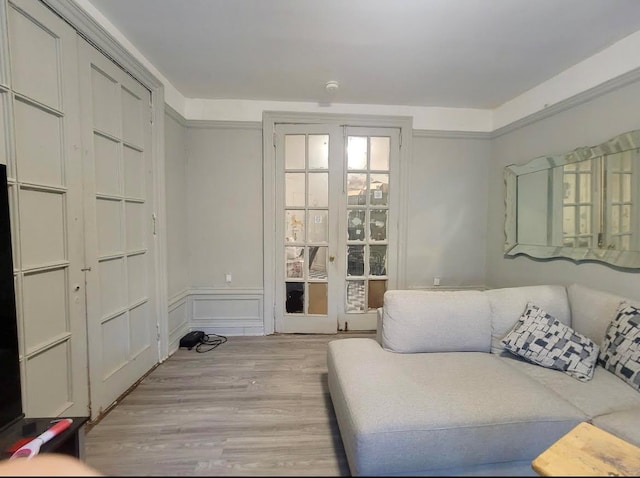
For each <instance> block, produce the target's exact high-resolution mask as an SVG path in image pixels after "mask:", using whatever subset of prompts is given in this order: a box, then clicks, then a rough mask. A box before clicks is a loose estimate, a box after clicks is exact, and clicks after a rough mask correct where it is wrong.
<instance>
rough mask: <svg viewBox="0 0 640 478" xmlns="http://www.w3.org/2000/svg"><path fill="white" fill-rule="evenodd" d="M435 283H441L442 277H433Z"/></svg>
mask: <svg viewBox="0 0 640 478" xmlns="http://www.w3.org/2000/svg"><path fill="white" fill-rule="evenodd" d="M433 285H440V277H434V278H433Z"/></svg>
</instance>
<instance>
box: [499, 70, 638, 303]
mask: <svg viewBox="0 0 640 478" xmlns="http://www.w3.org/2000/svg"><path fill="white" fill-rule="evenodd" d="M639 112H640V81H637V82H635V83H632V84H630V85H627V86H624V87H622V88H619V89H617V90H615V91H612V92H609V93H606V94H604V95H602V96H599V97H597V98H595V99H592V100H590V101H587V102H584V103H581V104H579V105H577V106H574V107H572V108H569V109H566V110H564V111H561V112H560V113H557V114H555V115H553V116H551V117H549V118H544V119H541V120H538V121H536V122H534V123H532V124H529V125H526V126H523V127H521V128H518V129H516V130H514V131H510V132H507V133H505V134H501V135H499V136H496V137H495V138H494V139H493V140H492V142H491V144H492V153H491V168H490V194H489V220H488V233H489V235H488V241H487V285H489V286H491V287H508V286H517V285H528V284H543V283H545V284H546V283H557V284H570V283H573V282H578V283H581V284H584V285H586V286H589V287H594V288H598V289H601V290H605V291H609V292H613V293H617V294H621V295H625V296H628V297H632V298H640V274H639V273H638V272H637V271H636V272H625V271H621V270H618V269H615V268H613V267H610V266H607V265H604V264H599V263H580V264H576V263H574V262H572V261H569V260H564V259H559V260H552V261H536V260H533V259H530V258H527V257H522V256H519V257H516V258H505V257H504V256H503V249H502V248H503V244H504V202H503V201H504V199H503V195H504V182H503V169H504V166H506V165H508V164H511V163H517V164H521V163H524V162H526V161H528V160H529V159H533V158H535V157H538V156H542V155H556V154H562V153H566V152H568V151H571V150H573V149H575V148H577V147H579V146H592V145H596V144H599V143H601V142H603V141H606V140H608V139H610V138H612V137H613V136H616V135H617V134H619V133H623V132H625V131H629V130H633V129H638V128H640V114H639Z"/></svg>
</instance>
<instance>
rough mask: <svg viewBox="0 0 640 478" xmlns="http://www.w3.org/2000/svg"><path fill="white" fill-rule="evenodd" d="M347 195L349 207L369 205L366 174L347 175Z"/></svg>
mask: <svg viewBox="0 0 640 478" xmlns="http://www.w3.org/2000/svg"><path fill="white" fill-rule="evenodd" d="M347 195H348V199H349V200H348V204H349V206H358V205H359V206H363V205H365V204H366V203H367V175H366V174H347Z"/></svg>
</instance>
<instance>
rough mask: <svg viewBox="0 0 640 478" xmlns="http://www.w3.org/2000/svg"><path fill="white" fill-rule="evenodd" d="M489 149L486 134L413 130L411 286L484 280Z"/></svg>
mask: <svg viewBox="0 0 640 478" xmlns="http://www.w3.org/2000/svg"><path fill="white" fill-rule="evenodd" d="M489 153H490V141H489V139H488V137H487V138H486V139H481V138H480V139H474V138H473V137H472V136H471V135H469V137H465V136H464V135H460V137H455V136H453V137H452V136H449V137H447V136H446V135H445V134H443V135H442V137H433V136H432V135H426V134H424V132H421V131H415V132H414V135H413V157H412V162H411V166H410V168H409V183H408V185H407V187H408V191H409V193H408V211H407V223H408V224H407V226H408V229H407V231H408V233H407V277H406V284H407V287H410V288H413V287H432V286H433V278H434V277H440V278H441V282H440V286H441V287H468V286H483V285H484V282H485V254H484V251H485V249H486V245H487V243H486V237H487V231H486V228H487V198H488V189H487V188H488V170H489Z"/></svg>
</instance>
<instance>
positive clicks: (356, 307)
mask: <svg viewBox="0 0 640 478" xmlns="http://www.w3.org/2000/svg"><path fill="white" fill-rule="evenodd" d="M345 136H346V137H345V139H346V169H345V178H344V180H345V184H346V201H345V203H344V204H343V211H344V215H343V220H344V223H345V224H346V231H345V234H344V235H343V237H342V240H343V243H342V250H343V251H344V252H343V254H342V256H343V257H344V258H345V263H344V266H345V274H344V276H343V277H344V286H343V290H344V300H343V307H342V310H341V313H340V316H339V330H375V328H376V310H377V308H378V307H382V300H383V296H384V293H385V291H386V290H387V289H388V288H389V274H390V272H391V271H390V269H389V268H390V267H392V268H393V267H395V261H394V259H393V258H394V257H395V255H394V254H391V250H392V248H393V250H395V243H394V242H393V241H394V239H395V231H392V230H391V229H390V226H391V224H392V222H391V217H392V215H393V213H394V212H395V208H394V207H395V206H397V202H398V200H397V197H398V194H397V193H398V192H397V191H394V189H397V186H396V184H395V181H392V175H391V172H392V165H394V163H396V162H397V156H398V153H399V145H398V130H397V129H391V128H355V127H351V128H347V129H346V135H345ZM394 203H395V204H394ZM392 206H394V207H392Z"/></svg>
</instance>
